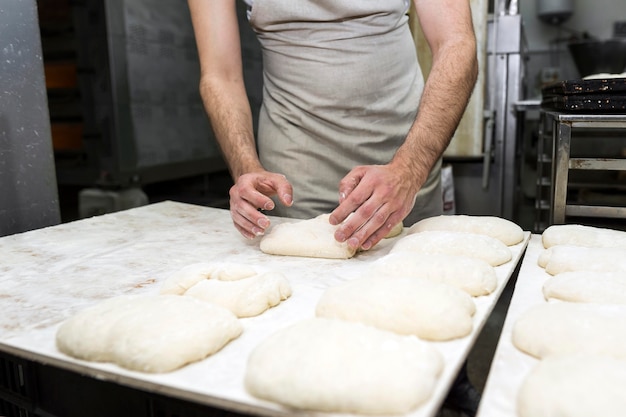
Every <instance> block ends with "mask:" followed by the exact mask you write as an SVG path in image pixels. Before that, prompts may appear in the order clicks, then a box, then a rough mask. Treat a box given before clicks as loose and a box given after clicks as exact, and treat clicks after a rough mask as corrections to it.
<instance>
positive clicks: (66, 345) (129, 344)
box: [56, 295, 242, 372]
mask: <svg viewBox="0 0 626 417" xmlns="http://www.w3.org/2000/svg"><path fill="white" fill-rule="evenodd" d="M241 332H242V326H241V324H240V323H239V321H238V320H237V318H236V317H235V315H234V314H232V313H231V312H230V311H228V310H226V309H224V308H221V307H218V306H215V305H212V304H209V303H205V302H202V301H199V300H196V299H194V298H191V297H179V296H175V295H156V296H121V297H116V298H112V299H109V300H106V301H103V302H101V303H100V304H97V305H95V306H93V307H90V308H87V309H85V310H83V311H81V312H79V313H78V314H76V315H75V316H73V317H71V318H69V319H68V320H66V321H65V322H64V323H63V324H62V325H61V327H59V329H58V331H57V334H56V344H57V348H58V349H59V350H60V351H61V352H63V353H65V354H67V355H69V356H72V357H75V358H78V359H84V360H87V361H96V362H113V363H116V364H118V365H120V366H122V367H124V368H128V369H132V370H136V371H142V372H169V371H173V370H174V369H177V368H180V367H181V366H183V365H185V364H187V363H190V362H195V361H198V360H201V359H204V358H206V357H207V356H209V355H211V354H213V353H215V352H217V351H219V350H220V349H221V348H222V347H223V346H224V345H226V344H227V343H228V342H229V341H230V340H232V339H234V338H236V337H238V336H239V335H240V334H241Z"/></svg>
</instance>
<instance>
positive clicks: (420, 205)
mask: <svg viewBox="0 0 626 417" xmlns="http://www.w3.org/2000/svg"><path fill="white" fill-rule="evenodd" d="M406 11H407V4H406V2H405V0H385V1H380V0H255V1H254V5H253V6H252V10H251V13H250V24H251V26H252V28H253V29H254V30H255V32H256V33H257V36H258V39H259V41H260V43H261V46H262V50H263V67H264V74H263V81H264V87H263V105H262V106H261V111H260V115H259V131H258V138H257V139H258V148H259V156H260V159H261V163H262V164H263V166H264V167H265V168H266V169H267V170H269V171H273V172H280V173H283V174H284V175H285V176H286V177H287V179H288V180H289V181H290V182H291V184H292V185H293V187H294V196H293V197H294V204H293V206H292V207H290V208H285V207H282V205H280V204H277V205H276V209H275V210H274V211H273V212H272V213H271V214H273V215H278V216H284V217H296V218H311V217H314V216H316V215H318V214H321V213H327V212H330V211H332V210H333V209H334V208H335V207H336V206H337V205H338V198H339V181H340V180H341V179H342V178H343V177H344V176H345V175H346V174H347V173H348V172H349V171H350V170H351V169H352V168H354V167H355V166H357V165H372V164H379V165H381V164H386V163H388V162H389V161H390V160H391V159H392V157H393V155H394V154H395V152H396V150H397V149H398V147H399V146H400V145H401V144H402V143H403V141H404V139H405V138H406V135H407V133H408V131H409V129H410V127H411V125H412V123H413V121H414V119H415V115H416V111H417V107H418V104H419V99H420V95H421V92H422V89H423V77H422V74H421V72H420V68H419V65H418V63H417V58H416V52H415V45H414V43H413V38H412V36H411V33H410V31H409V27H408V24H407V20H408V16H407V14H406ZM440 169H441V161H439V162H438V163H437V164H436V167H435V168H434V169H433V171H432V172H431V174H430V176H429V178H428V180H427V182H426V183H425V184H424V186H423V187H422V189H421V191H420V192H419V193H418V196H417V200H416V204H415V208H414V210H413V212H412V213H411V214H410V215H409V217H407V218H406V219H405V225H410V224H412V223H414V222H415V221H417V220H419V219H421V218H423V217H428V216H433V215H437V214H441V212H442V205H443V204H442V196H441V182H440Z"/></svg>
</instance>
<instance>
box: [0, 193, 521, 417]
mask: <svg viewBox="0 0 626 417" xmlns="http://www.w3.org/2000/svg"><path fill="white" fill-rule="evenodd" d="M283 221H285V219H281V218H272V222H273V223H274V224H277V223H280V222H283ZM403 233H406V231H404V232H403ZM529 238H530V233H529V232H526V234H525V239H524V241H523V242H522V243H520V244H518V245H515V246H512V247H511V250H512V252H513V259H512V261H510V262H508V263H507V264H505V265H502V266H499V267H497V268H496V274H497V278H498V286H497V289H496V291H494V292H493V293H492V294H490V295H489V296H483V297H478V298H476V299H475V303H476V308H477V311H476V314H475V316H474V329H473V331H472V333H471V334H470V335H469V336H467V337H464V338H462V339H457V340H453V341H449V342H429V343H433V345H434V346H435V347H436V348H437V349H438V350H439V351H440V352H441V353H442V355H443V357H444V362H445V368H444V370H443V373H442V375H441V376H440V378H439V380H438V382H437V385H436V387H435V390H434V392H433V394H432V396H431V397H430V399H429V400H428V402H427V403H425V404H423V405H422V406H421V407H419V408H418V409H416V410H415V411H414V412H412V413H410V414H409V416H411V417H426V416H434V415H435V414H436V413H437V412H438V410H439V408H440V405H441V403H442V402H443V400H444V398H445V395H446V394H447V392H448V391H449V388H450V386H451V384H452V381H453V380H454V377H455V376H456V374H457V372H458V369H459V368H460V367H461V365H462V363H463V362H464V361H465V359H466V357H467V355H468V353H469V351H470V349H471V347H472V346H473V344H474V342H475V340H476V338H477V337H478V334H479V333H480V330H481V329H482V327H483V325H484V323H485V321H486V319H487V317H488V316H489V314H490V313H491V311H492V309H493V307H494V306H495V304H496V301H497V299H498V297H499V296H500V294H501V293H502V290H503V289H504V287H505V285H506V283H507V281H508V280H509V278H510V277H511V275H512V274H513V272H514V271H515V269H516V266H517V264H518V263H519V261H520V259H521V257H522V255H523V253H524V250H525V248H526V245H527V243H528V240H529ZM395 239H397V238H395ZM395 239H388V240H385V241H383V242H381V243H380V244H379V245H377V246H376V247H375V248H374V249H372V250H370V251H367V252H363V253H360V254H359V255H358V256H356V257H354V258H352V259H349V260H329V259H313V258H298V257H282V256H272V255H266V254H263V253H262V252H261V251H260V250H259V240H258V239H255V240H246V239H244V238H243V237H241V236H240V235H239V233H238V232H237V231H236V230H235V228H234V227H233V225H232V221H231V219H230V213H229V212H228V211H227V210H222V209H214V208H208V207H201V206H195V205H189V204H182V203H174V202H163V203H158V204H153V205H150V206H146V207H141V208H136V209H132V210H127V211H123V212H119V213H113V214H107V215H103V216H98V217H93V218H90V219H85V220H80V221H77V222H73V223H67V224H62V225H59V226H54V227H50V228H46V229H40V230H35V231H31V232H27V233H23V234H19V235H13V236H8V237H5V238H1V239H0V311H2V312H3V314H2V315H0V335H1V336H0V351H3V352H6V353H9V354H13V355H16V356H19V357H22V358H26V359H29V360H33V361H36V362H39V363H43V364H47V365H52V366H56V367H59V368H62V369H66V370H70V371H74V372H77V373H79V374H82V375H87V376H90V377H93V378H97V379H99V380H104V381H110V382H115V383H119V384H121V385H125V386H129V387H133V388H138V389H141V390H143V391H146V392H154V393H159V394H165V395H168V396H170V397H174V398H178V399H183V400H187V401H190V402H193V403H198V404H202V405H208V406H211V407H214V408H219V409H223V410H228V411H233V412H236V413H242V414H252V415H260V416H288V415H289V416H332V415H333V414H327V413H311V412H304V411H302V412H298V411H294V410H292V409H287V408H285V407H282V406H280V405H278V404H275V403H271V402H267V401H262V400H259V399H257V398H254V397H252V396H251V395H249V394H248V393H247V392H246V391H245V389H244V386H243V376H244V374H245V365H246V361H247V357H248V355H249V353H250V352H251V350H252V349H253V348H254V347H256V346H257V345H258V344H259V343H260V342H261V341H262V340H264V339H265V338H266V337H267V336H268V335H269V334H271V333H273V332H275V331H277V330H278V329H281V328H284V327H286V326H288V325H291V324H293V323H295V322H296V321H299V320H302V319H306V318H309V317H313V316H314V310H315V305H316V304H317V300H318V299H319V297H320V296H321V294H322V293H323V292H324V291H325V290H326V289H327V288H329V287H330V286H334V285H337V284H340V283H342V282H345V281H346V280H350V279H354V278H357V277H359V276H360V275H361V274H362V272H363V271H364V270H365V269H368V268H369V263H370V262H372V261H373V260H376V259H378V258H380V257H381V256H383V255H385V254H387V253H388V252H389V250H390V248H391V246H392V245H393V243H394V242H395ZM212 261H224V262H238V263H245V264H249V265H254V266H255V267H257V268H260V269H264V270H268V269H271V270H276V271H281V272H283V273H284V274H285V275H286V276H287V278H288V279H289V281H290V283H291V286H292V288H293V295H292V296H291V297H290V298H289V299H288V300H286V301H284V302H283V303H281V304H280V305H279V306H277V307H275V308H272V309H270V310H269V311H267V312H265V313H263V314H262V315H260V316H258V317H253V318H247V319H241V321H242V324H243V325H244V332H243V334H242V335H241V336H240V337H239V338H238V339H236V340H234V341H232V342H231V343H230V344H228V345H227V346H226V347H225V348H224V349H222V350H221V351H219V352H218V353H216V354H214V355H213V356H210V357H209V358H207V359H205V360H203V361H200V362H196V363H193V364H190V365H188V366H186V367H184V368H181V369H179V370H176V371H174V372H171V373H167V374H145V373H141V372H135V371H130V370H126V369H123V368H120V367H118V366H116V365H114V364H108V363H93V362H85V361H80V360H76V359H73V358H71V357H68V356H66V355H63V354H62V353H60V352H59V351H57V349H56V347H55V345H54V337H55V334H56V330H57V328H58V326H59V325H60V324H61V322H62V321H63V320H65V319H66V318H68V317H70V316H72V315H74V314H75V313H77V312H78V311H80V310H82V309H84V308H86V307H88V306H91V305H94V304H96V303H98V302H100V301H102V300H104V299H107V298H110V297H115V296H118V295H122V294H150V293H153V294H155V293H158V290H159V288H160V286H161V283H162V282H163V281H164V280H165V279H166V278H167V276H168V275H169V274H170V273H171V272H173V271H175V270H178V269H180V268H182V267H183V266H185V265H188V264H191V263H195V262H212ZM341 416H343V417H345V416H346V414H341Z"/></svg>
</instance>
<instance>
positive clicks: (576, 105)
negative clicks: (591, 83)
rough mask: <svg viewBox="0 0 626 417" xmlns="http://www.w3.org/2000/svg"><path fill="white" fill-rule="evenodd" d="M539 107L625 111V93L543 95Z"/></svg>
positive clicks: (569, 109)
mask: <svg viewBox="0 0 626 417" xmlns="http://www.w3.org/2000/svg"><path fill="white" fill-rule="evenodd" d="M541 107H542V108H543V109H546V110H557V111H569V112H586V113H589V112H594V113H626V95H623V96H617V95H606V94H594V95H583V94H574V95H569V96H568V95H563V96H550V97H543V99H542V100H541Z"/></svg>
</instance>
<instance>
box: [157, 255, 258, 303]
mask: <svg viewBox="0 0 626 417" xmlns="http://www.w3.org/2000/svg"><path fill="white" fill-rule="evenodd" d="M256 274H257V271H256V270H255V269H254V268H252V267H250V266H247V265H242V264H236V263H223V262H199V263H195V264H191V265H187V266H185V267H183V268H181V269H180V270H178V271H176V272H174V273H173V274H171V275H170V276H169V277H168V278H167V279H166V280H165V281H164V282H163V285H162V286H161V294H175V295H182V294H184V293H185V291H187V290H188V289H189V288H191V287H193V286H194V285H196V284H197V283H198V282H200V281H203V280H206V279H211V278H213V279H219V280H223V281H234V280H239V279H242V278H247V277H251V276H253V275H256Z"/></svg>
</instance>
